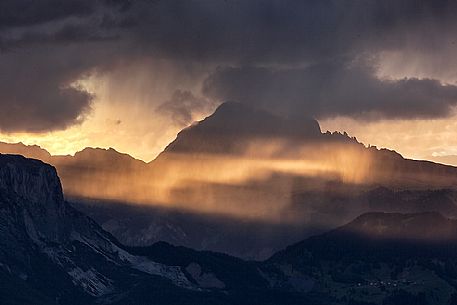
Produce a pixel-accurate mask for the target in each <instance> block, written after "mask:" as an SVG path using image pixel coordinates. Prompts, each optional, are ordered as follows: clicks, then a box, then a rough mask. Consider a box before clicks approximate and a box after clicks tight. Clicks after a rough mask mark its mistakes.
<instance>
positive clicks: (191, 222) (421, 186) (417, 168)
mask: <svg viewBox="0 0 457 305" xmlns="http://www.w3.org/2000/svg"><path fill="white" fill-rule="evenodd" d="M0 152H7V153H17V154H22V155H25V156H27V157H31V158H37V159H41V160H43V161H45V162H48V163H50V164H52V165H54V166H55V167H56V169H57V172H58V173H59V176H60V177H61V180H62V184H63V189H64V193H65V196H66V198H67V199H68V200H69V201H71V202H72V204H73V206H74V207H76V208H77V209H80V210H82V211H84V212H85V213H87V214H89V215H90V216H91V217H93V218H94V219H95V220H96V221H97V222H98V223H99V224H101V225H102V226H103V228H105V229H107V230H108V231H109V232H111V233H112V234H114V235H115V236H116V237H117V238H119V239H120V240H121V241H122V242H124V243H126V244H128V245H130V246H145V245H151V244H152V243H154V242H156V241H160V240H162V241H167V242H171V243H173V244H176V245H184V246H189V247H193V248H196V249H199V250H213V251H221V252H225V253H229V254H232V255H237V256H241V257H245V258H266V257H268V256H269V255H271V254H272V253H273V252H274V251H276V250H279V249H281V248H282V247H284V246H286V245H287V244H290V243H293V242H296V241H298V240H300V239H301V238H303V237H306V236H309V235H310V234H315V233H317V232H323V231H326V230H328V229H331V228H335V227H337V226H340V225H343V224H344V223H346V222H348V221H350V220H352V219H354V218H355V217H357V216H358V215H360V214H362V213H366V212H400V213H417V212H430V211H435V212H439V213H442V214H443V215H445V216H446V217H454V216H455V215H457V210H456V203H457V196H456V192H455V191H454V188H455V186H456V184H457V168H455V167H452V166H445V165H441V164H436V163H433V162H429V161H415V160H408V159H405V158H403V157H402V156H401V155H400V154H398V153H396V152H394V151H390V150H386V149H377V148H376V147H366V146H364V145H363V144H362V143H359V142H358V141H357V140H356V139H355V138H351V137H349V136H348V135H347V134H341V133H329V132H327V133H322V132H321V130H320V128H319V124H318V123H317V121H315V120H313V119H307V118H301V119H297V118H284V117H281V116H278V115H275V114H272V113H269V112H266V111H263V110H258V109H252V108H250V107H247V106H245V105H242V104H238V103H225V104H222V105H221V106H220V107H219V108H218V109H217V110H216V111H215V112H214V114H212V115H210V116H209V117H207V118H205V119H204V120H202V121H200V122H196V123H195V124H193V125H192V126H190V127H188V128H186V129H184V130H183V131H181V132H180V133H179V134H178V135H177V138H176V139H175V140H174V141H173V142H172V143H170V145H169V146H168V147H166V149H165V150H164V151H163V152H162V153H161V154H160V155H159V156H158V157H157V158H156V159H155V160H153V161H151V162H149V163H145V162H143V161H140V160H136V159H134V158H132V157H131V156H129V155H127V154H122V153H119V152H117V151H115V150H114V149H98V148H86V149H84V150H83V151H81V152H78V153H76V154H75V156H51V155H50V154H49V153H47V152H46V151H45V150H43V149H40V148H39V147H37V146H25V145H22V144H6V143H3V144H0ZM132 204H133V205H132ZM138 204H139V205H138Z"/></svg>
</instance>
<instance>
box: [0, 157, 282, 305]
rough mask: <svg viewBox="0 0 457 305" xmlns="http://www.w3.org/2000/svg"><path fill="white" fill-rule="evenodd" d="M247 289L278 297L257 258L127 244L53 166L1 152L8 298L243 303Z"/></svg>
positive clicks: (0, 260) (3, 298)
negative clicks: (75, 198) (82, 205)
mask: <svg viewBox="0 0 457 305" xmlns="http://www.w3.org/2000/svg"><path fill="white" fill-rule="evenodd" d="M233 272H234V273H233ZM238 273H239V274H242V279H245V280H246V281H247V282H246V283H243V285H240V284H239V282H240V279H239V278H237V274H238ZM244 293H255V294H256V295H257V296H258V297H259V298H264V299H265V300H264V301H262V304H276V303H275V302H277V299H276V301H274V299H270V297H269V296H268V293H269V287H268V285H267V283H266V281H265V280H264V279H263V277H262V276H261V275H260V273H258V271H257V269H256V264H255V263H247V262H243V261H241V260H239V259H236V258H233V257H229V256H225V255H220V254H215V253H203V252H197V251H193V250H188V249H185V248H175V247H172V246H168V245H158V246H156V247H153V248H127V247H125V246H123V245H121V244H120V243H119V242H118V241H117V240H116V239H115V238H114V237H112V236H111V235H110V234H109V233H107V232H106V231H104V230H103V229H102V228H101V227H100V226H98V225H97V224H96V223H95V222H94V221H93V220H92V219H90V218H88V217H87V216H85V215H83V214H82V213H80V212H78V211H76V210H74V209H73V208H72V207H71V206H70V205H69V204H68V203H67V202H66V201H65V200H64V198H63V194H62V188H61V185H60V181H59V178H58V176H57V174H56V170H55V169H54V168H53V167H52V166H50V165H48V164H45V163H43V162H41V161H37V160H32V159H26V158H24V157H22V156H16V155H1V154H0V304H24V303H27V304H40V305H41V304H93V303H97V304H151V303H154V304H183V302H184V303H186V304H202V303H207V302H211V303H214V302H213V301H216V303H217V304H242V303H240V299H239V298H240V297H242V296H243V295H244ZM278 297H280V296H278ZM211 300H212V301H211ZM271 302H273V303H271Z"/></svg>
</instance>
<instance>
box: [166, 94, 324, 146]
mask: <svg viewBox="0 0 457 305" xmlns="http://www.w3.org/2000/svg"><path fill="white" fill-rule="evenodd" d="M320 135H322V134H321V130H320V127H319V123H318V122H317V121H316V120H314V119H312V118H300V119H298V118H285V117H282V116H280V115H276V114H273V113H271V112H268V111H265V110H262V109H257V108H253V107H250V106H248V105H245V104H241V103H237V102H226V103H223V104H221V105H220V106H219V107H218V108H217V109H216V111H215V112H214V113H213V114H212V115H210V116H208V117H207V118H205V119H204V120H202V121H200V122H197V123H195V124H193V125H192V126H190V127H188V128H186V129H184V130H182V131H181V132H180V133H179V134H178V136H177V138H176V140H174V141H173V142H172V143H170V144H169V145H168V146H167V147H166V148H165V150H164V152H173V153H188V152H190V153H239V150H240V149H241V150H242V149H243V147H245V144H246V142H248V141H252V140H267V141H271V140H275V139H288V140H291V139H301V140H304V139H315V138H317V137H319V136H320Z"/></svg>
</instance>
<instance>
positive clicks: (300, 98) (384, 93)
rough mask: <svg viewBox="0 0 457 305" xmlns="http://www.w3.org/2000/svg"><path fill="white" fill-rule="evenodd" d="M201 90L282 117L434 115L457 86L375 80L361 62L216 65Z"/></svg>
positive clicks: (455, 97) (456, 93) (451, 100)
mask: <svg viewBox="0 0 457 305" xmlns="http://www.w3.org/2000/svg"><path fill="white" fill-rule="evenodd" d="M203 92H204V93H205V94H206V95H207V96H208V97H209V98H210V99H214V100H218V101H224V100H236V101H241V102H243V103H248V104H251V105H253V106H257V107H262V108H266V109H272V110H274V111H276V112H280V113H284V114H285V115H301V116H304V115H311V116H316V117H318V118H325V117H329V116H334V115H349V116H358V117H361V118H366V119H377V118H380V117H383V118H434V117H442V116H446V115H447V114H448V113H449V111H450V109H451V107H452V106H454V105H457V86H452V85H442V84H441V83H440V82H438V81H437V80H432V79H417V78H409V79H402V80H380V79H378V78H377V77H375V76H374V73H373V71H372V68H371V67H370V66H365V65H363V64H357V65H345V64H344V63H341V62H332V63H323V64H318V65H312V66H310V67H307V68H301V69H276V70H272V69H267V68H252V67H248V68H221V69H218V70H217V71H216V72H215V73H213V74H212V75H211V76H210V77H209V78H208V79H207V80H206V81H205V85H204V89H203Z"/></svg>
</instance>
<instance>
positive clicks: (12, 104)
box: [0, 49, 93, 132]
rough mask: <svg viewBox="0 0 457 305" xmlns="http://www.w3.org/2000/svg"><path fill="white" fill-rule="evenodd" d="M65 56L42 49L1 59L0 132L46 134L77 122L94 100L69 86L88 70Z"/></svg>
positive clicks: (87, 94) (79, 62)
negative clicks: (45, 132)
mask: <svg viewBox="0 0 457 305" xmlns="http://www.w3.org/2000/svg"><path fill="white" fill-rule="evenodd" d="M62 51H63V50H62ZM67 52H68V51H67ZM67 52H65V53H64V54H65V55H69V54H68V53H67ZM64 54H61V56H56V55H55V54H52V53H50V54H48V52H47V50H46V49H44V50H40V51H37V50H36V51H35V52H34V53H32V54H30V53H27V52H14V53H8V54H4V55H2V56H1V57H0V71H1V73H0V131H6V132H12V131H29V132H40V131H49V130H56V129H62V128H65V127H68V126H70V125H72V124H75V123H78V122H79V121H80V119H81V118H82V116H84V114H85V113H86V112H87V111H88V110H89V108H90V104H91V100H92V98H93V97H92V96H91V95H90V94H89V93H87V92H85V91H84V90H81V89H78V88H77V87H74V86H71V83H72V81H73V80H75V79H76V77H78V76H79V75H81V73H83V71H84V70H85V69H86V68H87V66H85V65H84V62H81V61H74V60H72V61H69V60H68V58H67V57H66V56H65V55H64Z"/></svg>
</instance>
